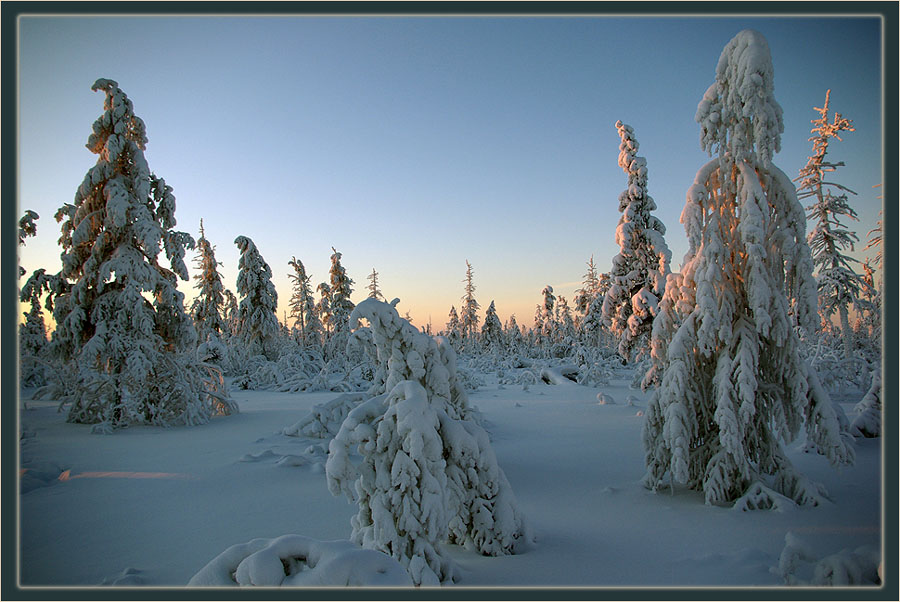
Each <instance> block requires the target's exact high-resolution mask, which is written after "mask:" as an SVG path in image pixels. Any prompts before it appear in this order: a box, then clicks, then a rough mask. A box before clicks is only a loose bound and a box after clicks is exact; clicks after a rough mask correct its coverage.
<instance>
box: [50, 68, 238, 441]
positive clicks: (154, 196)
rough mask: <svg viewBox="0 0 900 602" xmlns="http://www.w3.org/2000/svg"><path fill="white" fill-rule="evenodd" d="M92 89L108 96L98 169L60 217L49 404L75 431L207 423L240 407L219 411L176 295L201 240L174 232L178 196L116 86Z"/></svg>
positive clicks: (97, 143)
mask: <svg viewBox="0 0 900 602" xmlns="http://www.w3.org/2000/svg"><path fill="white" fill-rule="evenodd" d="M92 89H93V90H95V91H98V90H99V91H102V92H103V93H104V94H105V99H104V103H103V108H104V113H103V115H101V116H100V117H99V118H98V119H97V120H96V121H95V122H94V126H93V133H92V134H91V135H90V137H89V138H88V142H87V147H88V149H90V150H91V152H93V153H95V154H97V155H98V159H97V163H96V165H95V166H94V167H92V168H91V169H90V170H89V171H88V173H87V174H86V176H85V178H84V181H83V182H82V184H81V186H80V187H79V188H78V190H77V192H76V193H75V200H74V202H73V204H66V205H65V206H63V207H62V208H61V209H60V210H59V211H58V212H57V214H56V219H57V221H60V222H62V236H61V238H60V240H59V242H60V245H61V246H62V254H61V259H62V271H61V272H60V274H59V275H58V276H57V277H55V278H53V279H51V300H50V304H51V305H52V307H53V313H54V318H55V320H56V323H57V327H56V330H55V332H54V336H53V340H52V343H51V348H52V350H53V353H54V355H55V356H56V357H57V358H58V359H59V360H60V361H61V362H62V363H63V364H64V366H63V368H62V369H61V370H60V372H59V375H58V377H57V378H56V380H55V382H54V383H51V387H50V389H49V390H48V391H47V393H49V394H52V395H54V396H56V397H57V398H59V399H60V400H61V402H62V404H63V405H66V404H68V405H69V414H68V420H69V421H70V422H86V423H101V424H103V425H104V427H103V429H106V428H113V427H116V426H121V425H127V424H133V423H149V424H197V423H202V422H205V421H207V420H208V419H209V417H210V416H211V415H213V414H214V413H216V412H217V411H222V412H225V413H228V412H230V411H232V410H233V409H234V406H233V402H231V403H225V404H223V403H220V402H221V401H222V399H221V395H220V393H219V392H217V391H216V390H215V389H217V388H218V386H217V385H215V384H212V383H211V381H210V380H205V379H204V373H203V372H204V369H203V368H202V367H201V366H200V365H198V364H197V363H196V360H195V359H194V356H193V351H194V346H195V342H196V332H195V330H194V328H193V324H192V322H191V319H190V317H189V316H188V315H187V312H186V311H185V309H184V295H183V294H182V293H181V292H180V291H178V289H177V287H176V285H177V280H178V278H181V279H182V280H187V279H188V273H187V267H186V266H185V264H184V254H185V249H186V248H192V247H193V244H194V241H193V239H192V238H191V237H190V236H189V235H188V234H186V233H184V232H177V231H175V230H174V229H173V228H174V227H175V224H176V222H175V197H174V195H173V194H172V188H171V187H169V186H167V185H166V183H165V181H163V179H162V178H159V177H157V176H155V175H154V174H152V173H151V172H150V169H149V167H148V166H147V161H146V159H145V157H144V149H145V145H146V143H147V136H146V129H145V126H144V123H143V121H141V119H140V118H139V117H137V116H136V115H135V114H134V110H133V105H132V103H131V101H130V100H129V99H128V97H127V96H126V95H125V93H124V92H122V90H120V89H119V87H118V84H117V83H116V82H114V81H112V80H109V79H99V80H97V81H96V82H95V83H94V85H93V88H92ZM163 250H164V251H165V255H166V258H167V259H168V262H169V266H170V267H169V268H165V267H163V266H162V265H161V264H160V262H159V255H160V253H161V251H163ZM219 391H221V389H219Z"/></svg>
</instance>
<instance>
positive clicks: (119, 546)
mask: <svg viewBox="0 0 900 602" xmlns="http://www.w3.org/2000/svg"><path fill="white" fill-rule="evenodd" d="M483 377H484V379H485V381H486V385H485V386H484V387H482V388H481V389H479V390H478V391H476V392H474V393H472V394H471V395H470V401H471V403H472V405H474V406H477V407H478V408H479V409H480V410H481V413H482V415H483V417H484V419H485V427H486V429H487V430H488V432H489V433H490V434H491V438H492V441H491V444H492V447H493V449H494V451H495V453H496V455H497V460H498V463H499V465H500V466H501V467H502V468H503V470H504V472H505V473H506V476H507V478H508V480H509V482H510V485H511V487H512V490H513V492H514V493H515V496H516V500H517V502H518V505H519V509H520V510H521V511H522V512H523V514H524V515H525V519H526V520H527V521H528V523H529V525H530V527H531V531H532V533H533V535H534V536H535V539H536V541H535V543H534V544H533V545H532V546H530V547H529V548H528V549H527V550H526V551H525V552H524V553H520V554H516V555H513V556H502V557H483V556H479V555H477V554H475V553H473V552H469V551H466V550H464V549H463V548H460V547H458V546H449V547H448V548H447V555H448V556H449V557H450V558H451V559H452V560H453V561H454V563H455V564H456V569H457V570H456V575H457V579H458V582H457V583H456V586H457V587H518V586H523V587H568V586H580V587H606V586H611V587H631V586H634V587H657V586H661V587H694V586H738V587H746V586H769V587H784V579H783V578H782V577H781V576H780V575H779V574H777V571H773V568H776V567H778V565H779V558H780V556H781V554H782V551H783V550H784V547H785V538H786V536H787V534H788V533H789V532H790V533H793V534H794V535H795V536H796V537H797V538H799V539H800V540H801V541H802V542H804V544H805V545H806V546H808V547H809V548H811V549H812V550H814V551H815V554H816V555H817V557H818V559H823V558H825V557H827V556H830V555H832V554H835V553H838V552H840V551H841V550H856V549H857V548H860V547H861V546H874V547H875V548H876V549H877V548H878V547H879V546H880V541H881V538H880V531H881V523H880V504H879V500H880V489H879V486H880V464H879V458H880V453H881V448H880V444H881V443H880V440H878V439H867V440H857V442H856V454H857V458H856V464H855V465H854V466H851V467H844V468H842V469H841V470H840V471H837V470H834V469H832V468H831V467H830V466H829V464H828V462H827V460H825V458H823V457H821V456H816V455H812V454H806V453H802V451H800V450H801V448H802V441H797V442H795V443H794V444H791V445H790V446H787V450H788V454H789V456H790V459H791V461H792V462H793V463H794V465H795V466H796V468H797V469H798V470H800V471H801V472H802V473H803V474H805V475H806V476H808V477H809V478H810V479H812V480H815V481H818V482H821V483H823V484H825V486H826V487H827V489H828V491H829V493H830V495H831V498H832V503H828V504H825V505H823V506H820V507H815V508H799V507H795V508H789V509H788V510H786V511H784V512H775V511H754V512H740V511H738V510H733V509H731V508H726V507H714V506H706V505H704V503H703V494H702V493H701V492H694V491H687V490H684V489H681V488H676V489H675V490H674V491H672V492H670V491H669V490H665V491H664V492H661V493H659V494H654V493H652V492H650V491H649V490H647V489H645V488H644V487H643V486H642V485H641V483H640V480H641V477H642V476H643V474H644V470H645V468H644V464H643V457H644V456H643V454H644V452H643V449H642V446H641V441H640V429H641V426H642V421H643V420H644V418H642V417H639V416H636V413H637V412H638V411H640V410H643V409H644V408H645V407H646V402H647V395H646V394H643V393H640V392H639V391H634V390H632V389H630V388H629V387H628V384H629V383H630V378H624V379H622V378H620V379H614V380H612V381H611V383H610V385H609V386H604V387H600V388H596V387H580V386H576V387H560V386H554V385H548V384H544V383H538V384H534V385H531V386H530V387H529V389H528V390H527V391H524V390H522V387H521V386H514V385H507V386H505V387H504V388H502V389H500V388H498V387H497V384H496V381H495V380H493V379H492V378H491V376H490V375H483ZM601 392H602V393H606V394H608V395H611V396H612V397H614V398H616V399H620V400H621V399H627V398H628V397H629V396H633V404H634V405H632V406H628V405H625V404H617V405H599V404H598V403H597V395H598V393H601ZM233 396H234V397H235V399H237V400H238V402H239V404H240V406H241V413H240V414H237V415H234V416H230V417H228V418H221V419H219V418H217V419H214V420H212V421H211V422H210V423H209V424H207V425H203V426H199V427H190V428H185V427H174V428H169V429H159V428H153V427H136V428H129V429H124V430H121V431H118V432H116V433H115V434H114V435H109V436H102V435H91V434H90V433H89V431H90V427H89V426H85V425H73V424H67V423H65V421H64V420H65V417H64V415H63V414H59V413H57V412H56V406H55V404H53V403H52V402H31V401H28V397H29V395H28V392H27V391H26V392H25V393H23V399H24V400H25V401H26V403H27V404H28V408H29V409H27V410H23V411H22V414H21V416H22V418H21V420H22V430H23V431H24V432H26V433H29V434H33V436H30V437H27V438H26V439H23V440H22V441H23V444H22V463H21V465H22V467H23V468H28V467H29V466H39V465H41V463H44V464H43V466H45V467H46V466H47V465H48V464H49V463H55V464H56V465H58V466H59V467H60V468H62V469H66V470H69V472H70V475H71V477H73V478H70V479H69V480H67V481H58V480H56V481H52V480H51V481H50V482H49V484H47V485H46V486H42V487H37V488H34V489H32V490H31V491H28V492H26V493H24V494H23V495H22V496H21V498H20V500H21V536H22V540H21V542H22V543H21V579H22V585H23V586H61V585H79V586H98V585H100V584H103V583H104V582H106V583H114V582H116V581H117V580H118V582H119V584H121V585H130V586H175V587H180V586H183V585H185V584H187V583H188V581H189V580H190V579H191V578H192V577H193V576H194V575H195V574H197V573H198V572H199V571H200V570H201V569H202V568H203V567H204V566H205V565H206V564H207V563H209V562H210V561H212V560H213V559H214V558H216V557H217V556H219V555H220V554H222V553H223V552H224V551H225V550H227V549H228V548H230V547H231V546H233V545H239V544H245V543H248V542H251V541H252V540H254V539H258V538H266V539H275V538H278V537H281V536H282V535H287V534H297V535H300V536H303V537H306V538H311V539H314V540H318V541H320V542H330V541H334V540H344V539H348V537H349V534H350V530H351V526H350V519H351V517H352V516H354V515H355V513H356V506H355V505H351V504H349V503H348V502H347V501H346V500H345V499H344V498H343V497H334V496H332V495H331V494H330V493H329V492H328V488H327V485H326V479H325V475H324V474H323V472H322V471H321V470H320V469H317V466H316V463H317V462H322V463H324V457H323V456H321V455H320V452H319V451H318V450H316V445H317V444H319V445H320V444H321V443H322V442H323V440H312V439H302V438H297V437H287V436H285V435H283V434H282V430H283V429H284V428H285V427H287V426H290V425H292V424H295V423H296V422H297V421H298V420H300V419H301V418H303V417H304V416H306V415H307V414H308V412H309V411H310V409H311V408H312V407H313V406H314V405H318V404H323V403H326V402H327V401H330V400H331V399H334V398H335V397H337V396H338V394H336V393H303V394H288V393H275V392H261V391H234V393H233ZM843 405H844V408H845V410H847V411H848V415H849V413H850V410H851V409H852V403H850V400H849V398H848V399H847V400H846V402H845V403H844V404H843ZM311 447H312V448H313V449H312V451H311V452H310V448H311ZM267 452H269V453H267ZM293 456H296V457H304V456H305V457H307V458H309V459H310V461H309V462H307V463H305V464H302V465H300V466H296V465H291V464H290V463H289V462H287V463H281V464H279V463H278V460H279V459H281V458H284V457H293ZM248 457H258V460H257V461H247V458H248ZM91 472H117V473H146V474H155V473H163V474H164V475H172V476H167V477H166V476H164V477H162V478H160V477H157V478H135V477H131V478H123V477H83V478H78V476H77V475H79V474H84V473H91ZM184 475H187V476H184ZM803 570H804V571H805V572H804V573H803V574H804V575H806V574H811V571H812V568H811V565H810V566H805V568H804V569H803Z"/></svg>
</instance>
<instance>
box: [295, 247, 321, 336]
mask: <svg viewBox="0 0 900 602" xmlns="http://www.w3.org/2000/svg"><path fill="white" fill-rule="evenodd" d="M288 265H290V266H291V267H292V268H294V273H293V274H288V278H290V279H291V282H292V287H293V289H292V293H291V302H290V308H291V313H290V317H291V318H293V319H294V326H293V328H294V332H295V333H296V337H297V339H298V341H299V342H300V345H301V346H303V347H306V346H310V345H313V346H315V345H318V344H319V343H320V342H321V340H322V333H323V328H322V323H321V322H320V321H319V316H318V315H317V314H316V300H315V298H314V297H313V293H312V289H311V288H310V286H309V281H310V278H312V277H311V276H309V275H307V273H306V268H305V267H304V266H303V262H302V261H300V260H299V259H297V258H296V257H291V260H290V261H289V262H288Z"/></svg>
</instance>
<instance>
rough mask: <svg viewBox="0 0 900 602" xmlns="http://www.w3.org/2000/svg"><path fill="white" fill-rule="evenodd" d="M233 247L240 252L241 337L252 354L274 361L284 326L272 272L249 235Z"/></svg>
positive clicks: (238, 281) (241, 238)
mask: <svg viewBox="0 0 900 602" xmlns="http://www.w3.org/2000/svg"><path fill="white" fill-rule="evenodd" d="M234 244H235V245H237V248H238V250H239V251H240V252H241V257H240V259H239V260H238V277H237V292H238V295H240V296H241V302H240V305H239V306H238V337H239V338H240V340H241V341H242V342H243V344H244V345H246V348H247V350H248V351H249V352H250V353H251V354H253V355H265V356H266V358H267V359H269V360H275V359H276V358H277V353H278V352H277V343H278V334H279V332H280V330H281V327H280V326H279V324H278V316H277V313H276V312H277V308H278V293H277V292H276V291H275V285H274V284H272V269H271V268H270V267H269V264H267V263H266V261H265V259H263V257H262V255H260V254H259V250H258V249H257V248H256V244H254V242H253V241H252V240H250V239H249V238H247V237H246V236H238V237H237V238H236V239H234Z"/></svg>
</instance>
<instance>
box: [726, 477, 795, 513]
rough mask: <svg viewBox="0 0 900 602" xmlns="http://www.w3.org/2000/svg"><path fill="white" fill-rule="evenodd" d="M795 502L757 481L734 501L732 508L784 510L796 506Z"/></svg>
mask: <svg viewBox="0 0 900 602" xmlns="http://www.w3.org/2000/svg"><path fill="white" fill-rule="evenodd" d="M796 507H797V504H795V503H794V501H793V500H791V499H790V498H787V497H785V496H783V495H781V494H780V493H777V492H775V491H772V490H771V489H769V488H768V487H766V486H765V485H763V484H762V483H760V482H759V481H757V482H755V483H753V484H752V485H750V487H748V488H747V491H746V492H745V493H744V495H742V496H741V497H739V498H738V499H737V500H735V502H734V506H732V510H739V511H741V512H748V511H750V510H774V511H776V512H784V511H785V510H790V509H793V508H796Z"/></svg>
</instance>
